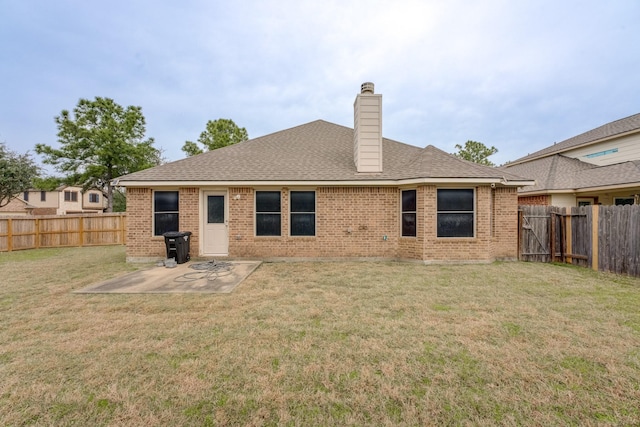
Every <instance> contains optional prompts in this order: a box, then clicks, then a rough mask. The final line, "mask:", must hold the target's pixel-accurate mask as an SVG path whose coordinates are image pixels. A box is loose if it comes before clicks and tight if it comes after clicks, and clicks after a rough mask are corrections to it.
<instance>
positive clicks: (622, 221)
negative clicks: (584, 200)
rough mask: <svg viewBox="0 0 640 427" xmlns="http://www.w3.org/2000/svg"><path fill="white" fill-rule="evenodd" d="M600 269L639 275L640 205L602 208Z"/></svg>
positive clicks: (599, 222)
mask: <svg viewBox="0 0 640 427" xmlns="http://www.w3.org/2000/svg"><path fill="white" fill-rule="evenodd" d="M599 217H600V218H599V221H598V235H599V236H600V244H599V247H598V257H599V269H600V270H603V271H611V272H613V273H624V274H630V275H632V276H640V205H625V206H601V207H600V215H599Z"/></svg>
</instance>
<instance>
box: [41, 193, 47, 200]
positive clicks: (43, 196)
mask: <svg viewBox="0 0 640 427" xmlns="http://www.w3.org/2000/svg"><path fill="white" fill-rule="evenodd" d="M40 201H41V202H46V201H47V192H46V191H41V192H40Z"/></svg>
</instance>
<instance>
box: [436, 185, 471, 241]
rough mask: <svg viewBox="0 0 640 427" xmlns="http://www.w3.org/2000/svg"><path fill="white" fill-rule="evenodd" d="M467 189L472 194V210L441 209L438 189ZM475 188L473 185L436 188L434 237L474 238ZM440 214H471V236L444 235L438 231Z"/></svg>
mask: <svg viewBox="0 0 640 427" xmlns="http://www.w3.org/2000/svg"><path fill="white" fill-rule="evenodd" d="M452 190H453V191H457V190H459V191H469V190H471V196H472V207H473V208H472V210H470V211H469V210H441V209H440V206H439V203H438V195H439V192H440V191H452ZM477 198H478V196H477V189H476V188H475V187H440V188H437V189H436V238H438V239H475V238H476V236H477V219H478V214H477V203H478V200H477ZM441 214H467V215H469V214H470V215H471V218H472V219H471V221H472V229H471V236H444V235H441V232H440V215H441Z"/></svg>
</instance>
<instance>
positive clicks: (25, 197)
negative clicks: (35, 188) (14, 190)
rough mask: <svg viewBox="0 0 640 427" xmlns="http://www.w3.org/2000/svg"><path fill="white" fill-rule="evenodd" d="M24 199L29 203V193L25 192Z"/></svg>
mask: <svg viewBox="0 0 640 427" xmlns="http://www.w3.org/2000/svg"><path fill="white" fill-rule="evenodd" d="M22 198H23V199H24V201H25V202H28V201H29V192H28V191H25V192H24V195H23V197H22Z"/></svg>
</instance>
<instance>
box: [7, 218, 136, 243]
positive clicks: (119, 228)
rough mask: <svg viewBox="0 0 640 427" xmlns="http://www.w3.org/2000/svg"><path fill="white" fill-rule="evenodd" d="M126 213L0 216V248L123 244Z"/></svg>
mask: <svg viewBox="0 0 640 427" xmlns="http://www.w3.org/2000/svg"><path fill="white" fill-rule="evenodd" d="M125 236H126V215H125V214H120V213H119V214H101V215H56V216H25V217H5V218H1V217H0V252H10V251H17V250H23V249H36V248H56V247H69V246H101V245H123V244H125Z"/></svg>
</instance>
